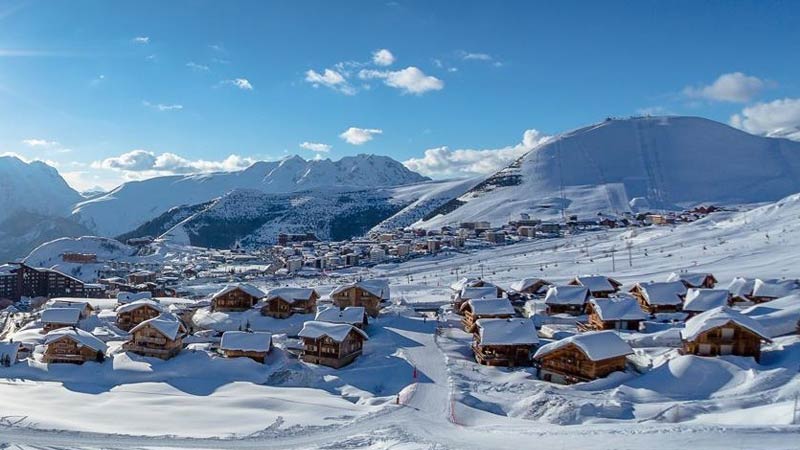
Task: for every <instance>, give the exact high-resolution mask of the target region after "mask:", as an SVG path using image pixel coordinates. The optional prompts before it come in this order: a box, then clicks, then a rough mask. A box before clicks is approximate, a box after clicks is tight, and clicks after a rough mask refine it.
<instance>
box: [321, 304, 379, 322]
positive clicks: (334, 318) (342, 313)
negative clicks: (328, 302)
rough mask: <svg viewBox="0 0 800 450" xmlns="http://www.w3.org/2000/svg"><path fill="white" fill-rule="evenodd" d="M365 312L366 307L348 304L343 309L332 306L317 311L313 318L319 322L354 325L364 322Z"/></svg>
mask: <svg viewBox="0 0 800 450" xmlns="http://www.w3.org/2000/svg"><path fill="white" fill-rule="evenodd" d="M365 314H366V309H365V308H364V307H363V306H348V307H347V308H345V309H339V308H337V307H335V306H333V307H330V308H324V309H321V310H319V311H317V316H316V317H314V320H316V321H319V322H330V323H346V324H350V325H355V324H360V323H363V322H364V315H365Z"/></svg>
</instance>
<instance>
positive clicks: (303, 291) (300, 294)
mask: <svg viewBox="0 0 800 450" xmlns="http://www.w3.org/2000/svg"><path fill="white" fill-rule="evenodd" d="M315 294H316V291H315V290H314V289H310V288H291V287H282V288H275V289H270V290H269V291H267V293H266V301H270V300H272V299H274V298H280V299H282V300H283V301H285V302H286V303H290V304H291V303H294V302H296V301H306V300H309V299H310V298H311V297H312V296H314V295H315Z"/></svg>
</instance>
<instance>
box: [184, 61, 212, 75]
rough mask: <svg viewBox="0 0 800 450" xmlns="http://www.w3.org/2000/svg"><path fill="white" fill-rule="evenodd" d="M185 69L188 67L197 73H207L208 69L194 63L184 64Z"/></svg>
mask: <svg viewBox="0 0 800 450" xmlns="http://www.w3.org/2000/svg"><path fill="white" fill-rule="evenodd" d="M186 67H188V68H190V69H192V70H194V71H197V72H208V69H209V67H208V66H207V65H205V64H198V63H196V62H194V61H189V62H188V63H186Z"/></svg>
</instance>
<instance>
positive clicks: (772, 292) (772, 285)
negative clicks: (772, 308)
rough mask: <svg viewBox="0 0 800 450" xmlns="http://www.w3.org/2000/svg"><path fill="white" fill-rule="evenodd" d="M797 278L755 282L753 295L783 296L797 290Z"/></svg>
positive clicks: (758, 280)
mask: <svg viewBox="0 0 800 450" xmlns="http://www.w3.org/2000/svg"><path fill="white" fill-rule="evenodd" d="M799 288H800V286H798V283H797V280H762V279H760V278H759V279H757V280H756V281H755V283H753V297H766V298H781V297H786V296H787V295H791V294H792V293H794V292H796V291H797V290H798V289H799Z"/></svg>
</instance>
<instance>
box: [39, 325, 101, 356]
mask: <svg viewBox="0 0 800 450" xmlns="http://www.w3.org/2000/svg"><path fill="white" fill-rule="evenodd" d="M63 337H66V338H68V339H71V340H73V341H75V342H77V343H78V344H79V345H83V346H85V347H89V348H91V349H92V350H94V351H97V352H105V351H106V344H105V343H104V342H103V341H101V340H100V339H98V338H97V337H95V336H94V335H93V334H91V333H89V332H87V331H83V330H81V329H78V328H73V327H65V328H59V329H57V330H53V331H51V332H49V333H47V335H46V336H45V339H44V343H45V344H50V343H52V342H54V341H57V340H59V339H61V338H63Z"/></svg>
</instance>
